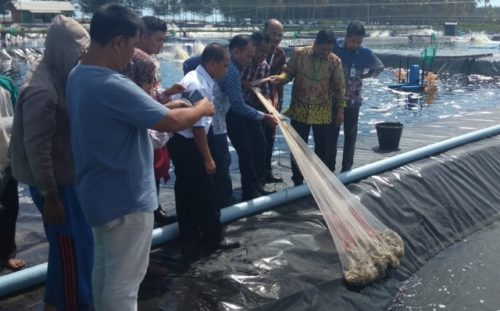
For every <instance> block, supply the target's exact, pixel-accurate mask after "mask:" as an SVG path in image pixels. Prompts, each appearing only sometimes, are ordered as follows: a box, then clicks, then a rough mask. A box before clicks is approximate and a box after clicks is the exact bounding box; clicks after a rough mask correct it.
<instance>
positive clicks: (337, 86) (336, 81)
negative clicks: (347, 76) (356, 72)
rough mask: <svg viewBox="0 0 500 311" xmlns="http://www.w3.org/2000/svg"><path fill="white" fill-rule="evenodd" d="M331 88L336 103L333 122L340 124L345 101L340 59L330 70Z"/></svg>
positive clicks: (342, 118) (342, 119)
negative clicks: (331, 70)
mask: <svg viewBox="0 0 500 311" xmlns="http://www.w3.org/2000/svg"><path fill="white" fill-rule="evenodd" d="M331 81H332V86H331V87H332V89H333V104H334V105H337V116H336V120H335V123H337V125H341V124H342V123H343V122H344V108H345V105H346V102H345V94H346V89H345V80H344V70H343V69H342V62H341V61H340V59H338V61H337V62H336V65H335V67H334V69H333V72H332V80H331Z"/></svg>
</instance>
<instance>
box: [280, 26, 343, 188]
mask: <svg viewBox="0 0 500 311" xmlns="http://www.w3.org/2000/svg"><path fill="white" fill-rule="evenodd" d="M334 41H335V36H334V34H333V32H331V31H326V30H321V31H319V32H318V34H317V36H316V39H315V41H314V44H313V45H312V46H307V47H300V48H297V49H295V52H294V55H293V56H292V57H291V58H290V60H289V61H288V62H287V64H286V67H285V68H284V70H283V72H282V74H280V75H275V76H271V82H272V83H273V84H279V83H287V82H290V81H291V80H295V81H294V84H293V87H292V101H291V103H290V106H289V108H288V109H287V111H286V112H285V115H286V116H288V117H290V119H291V125H292V127H293V128H294V129H295V130H296V131H297V133H298V134H299V135H300V137H302V139H303V140H304V141H305V142H307V140H308V137H309V131H310V129H311V127H312V130H313V135H314V145H315V148H314V152H315V153H316V154H317V155H318V157H319V158H320V159H321V160H322V161H323V162H324V163H326V164H328V161H327V160H328V155H329V154H330V150H329V148H330V145H331V136H332V130H331V127H332V126H333V122H332V98H333V102H335V104H336V105H337V108H338V113H337V115H336V118H335V123H336V124H338V125H340V124H342V122H343V118H344V113H343V111H344V107H345V82H344V74H343V71H342V63H341V61H340V59H339V58H338V57H337V56H335V54H333V53H332V52H331V49H332V47H333V44H334ZM292 174H293V175H292V180H293V182H294V184H295V186H298V185H301V184H302V183H303V180H304V178H303V176H302V174H301V172H300V171H299V169H298V167H297V164H296V163H295V161H294V160H293V157H292Z"/></svg>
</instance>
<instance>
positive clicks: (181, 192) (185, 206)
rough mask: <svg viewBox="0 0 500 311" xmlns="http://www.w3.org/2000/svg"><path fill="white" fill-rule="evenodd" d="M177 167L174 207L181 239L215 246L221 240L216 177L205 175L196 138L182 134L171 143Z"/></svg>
mask: <svg viewBox="0 0 500 311" xmlns="http://www.w3.org/2000/svg"><path fill="white" fill-rule="evenodd" d="M168 150H169V151H170V155H171V158H172V161H173V162H174V167H175V177H176V179H175V185H174V193H175V207H176V211H177V222H178V225H179V231H180V235H181V239H182V241H183V242H185V243H193V242H194V243H196V242H198V241H199V240H200V234H201V242H202V243H203V244H206V245H210V244H216V243H218V242H219V241H220V239H221V237H222V227H221V224H220V211H219V205H218V202H217V194H216V190H215V183H214V180H213V177H212V176H211V175H208V174H207V173H206V172H205V166H204V164H203V158H202V156H201V154H200V152H199V151H198V148H197V147H196V144H195V142H194V140H193V139H188V138H185V137H183V136H181V135H179V134H175V135H174V137H172V138H171V139H170V141H169V142H168Z"/></svg>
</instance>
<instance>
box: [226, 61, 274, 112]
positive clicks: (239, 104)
mask: <svg viewBox="0 0 500 311" xmlns="http://www.w3.org/2000/svg"><path fill="white" fill-rule="evenodd" d="M219 86H220V88H221V91H222V92H224V93H225V94H226V95H227V98H228V100H229V105H230V109H231V110H232V111H233V112H235V113H237V114H239V115H241V116H243V117H245V118H247V119H250V120H266V119H269V117H266V114H264V113H263V112H260V111H258V110H257V109H255V108H253V107H250V106H249V105H246V104H245V101H244V100H243V93H242V89H241V78H240V73H239V71H238V70H237V69H236V68H235V67H234V64H231V65H230V67H229V69H228V72H227V73H226V75H225V76H224V78H223V79H222V80H221V81H220V83H219Z"/></svg>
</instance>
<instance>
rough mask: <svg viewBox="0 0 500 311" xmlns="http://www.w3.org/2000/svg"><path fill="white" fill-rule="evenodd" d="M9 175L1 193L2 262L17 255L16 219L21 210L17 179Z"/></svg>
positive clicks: (0, 258) (0, 238) (0, 235)
mask: <svg viewBox="0 0 500 311" xmlns="http://www.w3.org/2000/svg"><path fill="white" fill-rule="evenodd" d="M5 174H8V175H9V176H8V177H7V176H6V178H8V180H7V181H6V184H5V186H4V188H3V190H2V192H1V195H0V204H1V206H0V262H6V261H7V260H9V259H11V258H14V257H15V255H16V239H15V237H16V221H17V214H18V212H19V195H18V192H17V181H16V180H15V179H14V178H13V177H12V176H10V172H8V173H7V172H6V173H5Z"/></svg>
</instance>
